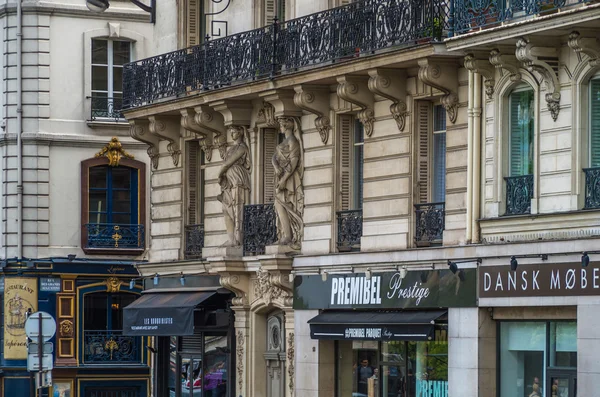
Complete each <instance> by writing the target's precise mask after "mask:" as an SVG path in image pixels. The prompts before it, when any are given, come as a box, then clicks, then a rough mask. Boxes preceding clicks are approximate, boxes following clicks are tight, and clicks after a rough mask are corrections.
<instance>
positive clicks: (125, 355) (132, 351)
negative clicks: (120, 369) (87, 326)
mask: <svg viewBox="0 0 600 397" xmlns="http://www.w3.org/2000/svg"><path fill="white" fill-rule="evenodd" d="M83 338H84V342H83V363H84V364H113V365H114V364H141V363H142V338H141V337H139V336H125V335H123V331H121V330H118V331H117V330H113V331H87V330H86V331H84V332H83Z"/></svg>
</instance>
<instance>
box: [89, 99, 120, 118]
mask: <svg viewBox="0 0 600 397" xmlns="http://www.w3.org/2000/svg"><path fill="white" fill-rule="evenodd" d="M90 100H91V101H92V104H91V115H90V119H91V120H92V121H96V120H98V119H112V120H114V121H125V117H124V116H123V113H121V108H122V107H123V98H119V97H106V96H97V95H92V96H91V97H90Z"/></svg>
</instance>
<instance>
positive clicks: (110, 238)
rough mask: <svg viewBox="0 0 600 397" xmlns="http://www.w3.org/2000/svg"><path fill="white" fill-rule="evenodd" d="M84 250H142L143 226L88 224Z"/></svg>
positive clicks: (143, 241) (143, 240) (143, 239)
mask: <svg viewBox="0 0 600 397" xmlns="http://www.w3.org/2000/svg"><path fill="white" fill-rule="evenodd" d="M85 228H86V231H87V244H86V246H85V248H111V249H112V248H130V249H131V248H133V249H143V248H144V245H145V244H144V243H145V235H144V225H120V224H114V223H88V224H86V225H85Z"/></svg>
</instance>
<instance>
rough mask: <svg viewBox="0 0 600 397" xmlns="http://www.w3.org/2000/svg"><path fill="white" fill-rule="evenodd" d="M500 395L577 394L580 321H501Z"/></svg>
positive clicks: (560, 396)
mask: <svg viewBox="0 0 600 397" xmlns="http://www.w3.org/2000/svg"><path fill="white" fill-rule="evenodd" d="M499 335H500V343H499V350H500V352H499V358H500V384H499V387H500V394H499V395H500V397H575V394H576V390H577V378H576V374H577V323H576V322H575V321H560V322H533V321H532V322H501V323H500V326H499Z"/></svg>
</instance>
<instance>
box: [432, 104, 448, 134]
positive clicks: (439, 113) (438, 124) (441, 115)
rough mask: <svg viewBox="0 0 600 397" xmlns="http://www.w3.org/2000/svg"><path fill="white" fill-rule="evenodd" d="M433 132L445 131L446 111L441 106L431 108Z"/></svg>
mask: <svg viewBox="0 0 600 397" xmlns="http://www.w3.org/2000/svg"><path fill="white" fill-rule="evenodd" d="M433 131H446V109H444V107H443V106H442V105H436V106H434V107H433Z"/></svg>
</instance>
